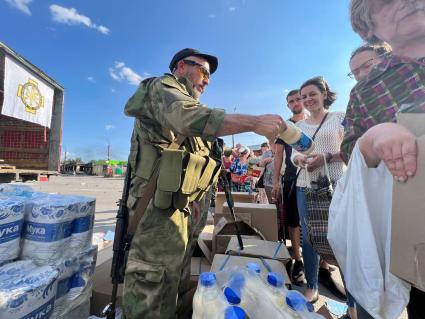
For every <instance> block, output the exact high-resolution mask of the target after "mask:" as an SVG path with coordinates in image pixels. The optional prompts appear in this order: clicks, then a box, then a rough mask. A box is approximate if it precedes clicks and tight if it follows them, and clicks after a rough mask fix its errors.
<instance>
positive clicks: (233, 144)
mask: <svg viewBox="0 0 425 319" xmlns="http://www.w3.org/2000/svg"><path fill="white" fill-rule="evenodd" d="M233 113H236V106H235V107H234V108H233ZM233 148H235V135H233V134H232V149H233Z"/></svg>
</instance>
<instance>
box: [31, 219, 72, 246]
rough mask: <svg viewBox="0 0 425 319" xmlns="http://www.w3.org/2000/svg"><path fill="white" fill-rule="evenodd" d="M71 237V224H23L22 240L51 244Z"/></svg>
mask: <svg viewBox="0 0 425 319" xmlns="http://www.w3.org/2000/svg"><path fill="white" fill-rule="evenodd" d="M71 235H72V222H71V221H67V222H63V223H57V224H42V223H34V222H25V226H24V236H23V237H24V238H25V239H28V240H32V241H40V242H53V241H58V240H61V239H64V238H67V237H70V236H71Z"/></svg>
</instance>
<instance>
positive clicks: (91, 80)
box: [87, 76, 96, 83]
mask: <svg viewBox="0 0 425 319" xmlns="http://www.w3.org/2000/svg"><path fill="white" fill-rule="evenodd" d="M87 81H89V82H93V83H95V82H96V81H95V80H94V77H92V76H88V77H87Z"/></svg>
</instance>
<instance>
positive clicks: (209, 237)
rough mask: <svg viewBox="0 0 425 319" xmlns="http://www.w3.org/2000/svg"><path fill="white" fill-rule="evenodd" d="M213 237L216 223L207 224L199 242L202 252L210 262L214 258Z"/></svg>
mask: <svg viewBox="0 0 425 319" xmlns="http://www.w3.org/2000/svg"><path fill="white" fill-rule="evenodd" d="M213 237H214V225H207V226H205V228H204V229H203V230H202V232H201V233H200V234H199V237H198V243H197V244H198V246H199V248H200V249H201V251H202V253H203V254H204V256H205V257H206V258H207V260H208V261H209V262H210V263H211V262H212V258H213Z"/></svg>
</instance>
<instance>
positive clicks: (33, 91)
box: [1, 55, 54, 128]
mask: <svg viewBox="0 0 425 319" xmlns="http://www.w3.org/2000/svg"><path fill="white" fill-rule="evenodd" d="M53 94H54V89H53V87H52V86H51V85H49V84H48V83H47V82H46V81H44V80H43V79H41V78H40V77H39V76H38V75H36V74H34V73H30V72H28V71H27V70H26V69H25V68H24V67H22V66H20V65H19V64H18V63H16V62H15V61H13V60H12V59H11V58H10V57H8V56H7V55H6V62H5V76H4V102H3V108H2V111H1V114H3V115H7V116H11V117H14V118H17V119H21V120H24V121H28V122H32V123H37V124H40V125H42V126H46V127H49V128H50V122H51V120H52V108H53Z"/></svg>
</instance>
